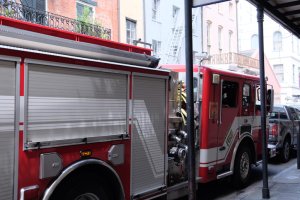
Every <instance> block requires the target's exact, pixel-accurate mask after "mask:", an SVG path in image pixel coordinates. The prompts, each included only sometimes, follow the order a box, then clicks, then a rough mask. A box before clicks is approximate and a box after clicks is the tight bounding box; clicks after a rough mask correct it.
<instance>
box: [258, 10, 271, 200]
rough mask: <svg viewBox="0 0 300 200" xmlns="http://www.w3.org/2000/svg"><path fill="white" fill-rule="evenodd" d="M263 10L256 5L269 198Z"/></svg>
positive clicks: (265, 196) (264, 192)
mask: <svg viewBox="0 0 300 200" xmlns="http://www.w3.org/2000/svg"><path fill="white" fill-rule="evenodd" d="M263 21H264V11H263V7H262V6H261V5H258V6H257V22H258V38H259V65H260V97H261V98H260V106H261V132H262V140H263V141H262V168H263V172H262V173H263V188H262V198H263V199H269V198H270V191H269V186H268V160H267V159H268V157H267V136H266V116H267V113H266V81H265V65H264V32H263Z"/></svg>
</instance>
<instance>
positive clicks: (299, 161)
mask: <svg viewBox="0 0 300 200" xmlns="http://www.w3.org/2000/svg"><path fill="white" fill-rule="evenodd" d="M299 127H300V122H299ZM297 169H300V129H299V131H298V133H297Z"/></svg>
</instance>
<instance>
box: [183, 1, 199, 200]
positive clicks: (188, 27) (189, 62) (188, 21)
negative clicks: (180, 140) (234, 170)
mask: <svg viewBox="0 0 300 200" xmlns="http://www.w3.org/2000/svg"><path fill="white" fill-rule="evenodd" d="M184 2H185V3H184V11H185V13H184V14H185V45H186V46H185V56H186V58H185V59H186V92H187V133H188V192H189V200H195V199H196V173H195V172H196V171H195V136H194V98H193V95H194V94H193V38H192V1H191V0H185V1H184Z"/></svg>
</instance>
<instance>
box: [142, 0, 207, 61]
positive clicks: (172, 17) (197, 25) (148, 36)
mask: <svg viewBox="0 0 300 200" xmlns="http://www.w3.org/2000/svg"><path fill="white" fill-rule="evenodd" d="M192 19H193V22H192V24H193V51H194V52H193V56H194V61H196V55H197V54H199V53H202V46H201V12H200V9H199V8H198V9H193V17H192ZM144 20H145V37H144V41H146V42H147V43H150V44H151V46H152V49H153V55H155V56H156V57H159V58H160V59H161V61H160V64H184V63H185V42H184V37H185V33H184V31H185V30H184V1H181V0H172V1H164V0H144Z"/></svg>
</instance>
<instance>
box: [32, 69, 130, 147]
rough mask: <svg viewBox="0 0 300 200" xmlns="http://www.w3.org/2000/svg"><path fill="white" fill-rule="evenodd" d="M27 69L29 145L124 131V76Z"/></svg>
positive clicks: (125, 117)
mask: <svg viewBox="0 0 300 200" xmlns="http://www.w3.org/2000/svg"><path fill="white" fill-rule="evenodd" d="M28 68H29V75H28V127H27V141H28V142H29V143H31V142H32V143H35V142H45V144H46V145H47V141H49V142H51V141H65V140H71V141H73V142H75V141H76V139H79V141H82V139H84V138H87V139H89V138H98V137H100V138H101V137H109V136H117V135H121V134H124V133H125V132H126V131H127V114H126V113H127V96H128V95H127V91H128V90H127V88H128V86H127V85H128V84H127V81H128V80H127V79H128V77H127V75H125V74H115V73H107V72H99V71H88V70H80V69H70V68H60V67H51V66H43V65H35V64H30V65H29V67H28ZM88 141H89V140H87V142H88ZM90 141H92V140H90ZM48 145H49V146H51V143H49V144H48Z"/></svg>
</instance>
